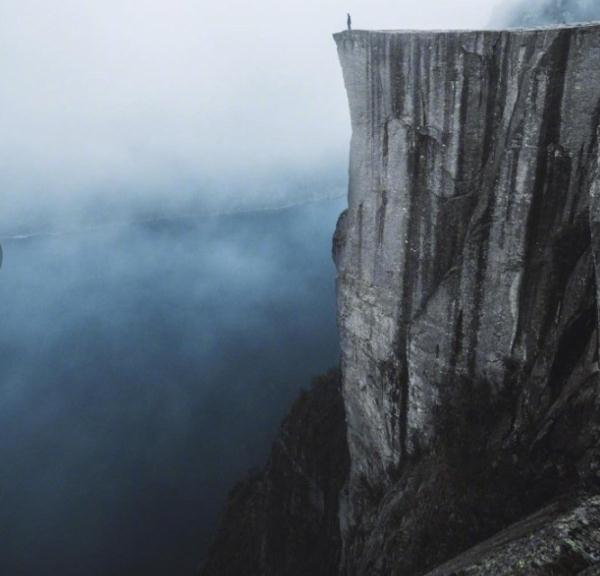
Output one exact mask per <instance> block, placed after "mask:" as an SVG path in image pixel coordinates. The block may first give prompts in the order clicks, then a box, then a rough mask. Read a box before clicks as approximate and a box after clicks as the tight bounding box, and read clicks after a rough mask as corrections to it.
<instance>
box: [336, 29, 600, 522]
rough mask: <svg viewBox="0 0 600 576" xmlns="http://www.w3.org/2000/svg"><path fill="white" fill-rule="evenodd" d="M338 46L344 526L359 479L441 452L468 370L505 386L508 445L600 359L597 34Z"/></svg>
mask: <svg viewBox="0 0 600 576" xmlns="http://www.w3.org/2000/svg"><path fill="white" fill-rule="evenodd" d="M335 39H336V42H337V46H338V52H339V56H340V60H341V63H342V68H343V73H344V80H345V84H346V89H347V93H348V99H349V103H350V112H351V119H352V129H353V135H352V144H351V156H350V189H349V207H348V210H347V212H346V213H345V214H344V215H343V217H342V218H341V219H340V222H339V224H338V230H337V233H336V242H335V259H336V264H337V269H338V319H339V327H340V334H341V347H342V368H343V394H344V401H345V407H346V415H347V424H348V441H349V447H350V454H351V480H350V485H349V493H350V496H349V499H348V501H349V504H350V505H349V507H348V517H347V518H346V519H345V522H346V523H349V524H352V522H353V521H354V520H353V517H354V516H357V515H360V514H361V509H362V508H363V507H364V506H363V500H364V498H363V497H362V496H361V494H362V492H364V486H365V485H369V486H371V487H373V486H377V485H383V486H387V485H389V484H390V483H391V482H392V481H393V479H394V478H395V477H396V475H397V474H398V473H399V471H400V470H401V468H402V466H403V465H404V464H405V463H406V462H407V461H408V459H410V457H411V456H412V455H415V454H416V453H422V452H423V451H425V452H427V451H431V450H432V447H433V448H435V445H436V442H437V440H436V418H435V415H436V413H437V411H438V410H439V409H440V408H441V409H444V406H446V405H448V403H451V402H453V401H456V400H457V396H460V395H461V394H464V393H465V386H464V383H468V384H469V386H468V388H469V389H472V388H473V387H475V388H478V389H485V390H486V391H487V392H488V393H489V395H490V396H491V397H492V398H503V397H506V396H508V395H510V396H511V399H512V400H513V401H514V403H513V405H512V406H511V408H510V410H509V411H507V413H506V414H505V416H506V418H505V419H504V420H505V421H504V422H503V428H501V429H500V428H499V429H498V430H496V432H495V438H494V440H495V441H498V442H500V441H502V442H504V443H506V442H507V441H508V440H509V439H515V438H521V437H522V436H524V435H527V434H529V435H531V434H533V433H535V435H537V434H542V435H543V433H544V430H546V431H547V429H548V428H549V427H550V426H552V424H551V423H552V422H553V421H554V420H553V416H552V413H553V410H556V409H557V406H558V405H559V404H560V402H561V400H564V397H565V395H568V394H571V395H572V394H574V393H575V392H574V391H576V390H578V389H579V387H580V386H581V385H582V383H583V382H586V381H588V380H589V378H591V377H592V376H593V375H594V374H595V373H596V372H597V371H598V364H597V337H596V334H597V324H598V321H597V306H596V294H595V291H596V286H597V283H596V281H595V279H596V270H595V266H594V260H595V258H596V257H597V256H598V255H600V253H599V252H598V248H600V245H598V240H597V238H598V237H599V235H598V230H600V228H599V227H598V226H599V222H600V187H599V185H598V183H597V180H596V163H597V129H598V120H599V116H600V103H599V102H600V66H599V65H598V62H600V27H598V26H578V27H564V28H560V29H538V30H529V31H504V32H495V31H485V32H362V31H354V32H343V33H340V34H337V35H336V36H335ZM590 223H591V226H590ZM592 237H593V238H594V241H592V239H591V238H592ZM458 400H460V399H459V398H458ZM557 403H558V404H557ZM544 426H545V427H546V428H544ZM588 465H590V462H586V463H585V464H582V466H588Z"/></svg>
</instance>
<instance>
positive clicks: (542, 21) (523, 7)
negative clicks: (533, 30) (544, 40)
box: [492, 0, 600, 26]
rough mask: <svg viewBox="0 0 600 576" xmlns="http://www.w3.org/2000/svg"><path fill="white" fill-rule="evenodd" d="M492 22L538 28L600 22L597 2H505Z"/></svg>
mask: <svg viewBox="0 0 600 576" xmlns="http://www.w3.org/2000/svg"><path fill="white" fill-rule="evenodd" d="M492 20H493V21H494V22H495V23H497V24H498V25H500V26H540V25H549V24H567V23H575V22H589V21H594V20H600V4H599V3H598V2H597V0H507V1H506V2H503V3H502V4H499V5H498V7H497V8H496V10H495V12H494V13H493V15H492Z"/></svg>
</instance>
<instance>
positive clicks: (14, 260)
mask: <svg viewBox="0 0 600 576" xmlns="http://www.w3.org/2000/svg"><path fill="white" fill-rule="evenodd" d="M343 204H344V200H341V199H336V200H326V201H320V202H315V203H312V204H308V205H303V206H299V207H294V208H288V209H283V210H276V211H263V212H254V213H244V214H231V215H221V216H210V217H201V218H196V219H193V218H182V219H173V220H164V221H161V220H155V221H150V222H141V223H134V224H129V225H118V226H106V227H100V228H96V229H93V230H87V231H85V230H83V231H79V232H65V233H60V234H55V235H40V236H31V237H28V238H13V239H4V240H3V247H4V263H3V267H2V269H1V270H0V322H1V327H2V328H1V330H0V461H1V462H2V468H1V470H0V510H1V511H2V512H1V514H2V522H1V523H0V573H1V574H11V575H18V574H27V575H28V574H41V575H44V574H61V575H63V576H67V575H81V574H86V575H96V574H97V575H106V574H144V575H146V576H148V575H154V574H156V575H159V574H160V575H164V574H192V573H194V571H195V569H196V567H197V566H198V564H199V562H200V560H201V557H202V553H203V550H204V549H205V547H206V545H207V539H208V538H209V536H210V534H211V533H212V531H213V528H214V523H215V519H216V515H217V512H218V510H219V509H220V508H221V506H222V504H223V502H224V499H225V495H226V493H227V490H228V489H229V488H230V487H231V486H232V484H233V483H234V482H235V481H236V480H237V479H238V478H239V477H241V476H242V475H243V474H244V473H245V471H246V470H247V469H248V468H251V467H253V466H258V465H260V464H261V463H262V462H263V461H264V458H265V457H266V455H267V453H268V446H269V444H270V442H271V440H272V438H273V435H274V433H275V431H276V429H277V427H278V424H279V422H280V420H281V418H282V417H283V416H284V414H285V412H286V411H287V409H288V407H289V404H290V403H291V401H292V400H293V398H294V397H295V396H296V394H297V393H298V390H299V389H300V388H302V387H306V386H307V385H308V384H309V382H310V378H311V377H312V376H313V375H316V374H317V373H319V372H320V371H323V370H325V369H327V368H329V367H330V366H333V365H335V364H336V363H337V360H338V348H337V347H338V345H337V333H336V326H335V304H334V269H333V264H332V262H331V257H330V243H331V236H332V233H333V230H334V226H335V221H336V218H337V216H338V215H339V213H340V212H341V210H342V209H343Z"/></svg>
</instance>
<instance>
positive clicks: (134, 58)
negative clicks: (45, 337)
mask: <svg viewBox="0 0 600 576" xmlns="http://www.w3.org/2000/svg"><path fill="white" fill-rule="evenodd" d="M496 1H497V0H483V1H482V0H460V1H455V2H452V3H448V2H440V1H439V0H422V1H421V2H419V3H416V4H415V3H414V2H411V1H409V0H400V1H398V0H396V1H391V0H374V1H370V2H368V3H366V2H364V1H363V2H361V1H359V0H350V1H347V2H339V1H337V0H335V1H334V0H328V1H325V2H323V1H316V0H309V1H303V2H300V1H299V0H294V1H293V2H285V3H282V2H274V1H272V0H263V1H261V2H258V3H254V4H250V3H247V2H242V1H241V0H233V1H229V2H224V3H217V2H207V1H203V2H197V1H196V2H195V1H193V0H174V1H172V2H164V1H157V0H144V1H142V0H119V1H117V0H106V1H105V2H101V3H100V2H94V3H92V2H81V1H79V0H56V1H55V2H52V4H51V5H49V4H48V3H47V2H43V1H42V0H9V1H7V2H3V3H2V4H1V5H0V43H1V49H0V67H1V68H2V70H3V74H2V77H1V79H0V131H1V133H2V135H3V137H2V139H1V140H0V158H1V160H0V205H1V206H2V211H1V213H0V237H1V236H3V235H4V234H6V233H9V232H11V231H14V230H15V229H17V228H19V226H24V227H25V228H27V227H31V226H34V225H37V224H40V223H42V222H47V221H49V220H51V219H53V218H57V217H59V216H60V217H62V218H63V219H65V218H66V219H73V218H74V217H75V216H81V215H82V214H84V213H87V212H89V211H92V212H94V214H95V216H96V218H99V219H102V220H104V219H108V220H111V219H115V218H118V217H119V216H122V215H123V212H124V211H125V209H132V210H137V211H139V210H145V211H147V212H151V213H152V214H156V213H158V214H162V213H169V212H172V211H177V210H186V209H190V208H194V209H203V208H216V209H221V208H223V207H232V206H236V205H244V206H261V205H264V204H268V203H269V202H273V203H276V204H277V203H282V202H284V201H286V200H302V199H309V198H314V197H315V196H322V195H325V194H328V195H342V194H343V193H344V192H345V178H346V163H347V162H346V161H347V149H348V141H349V121H348V116H347V106H346V102H345V95H344V91H343V88H342V80H341V73H340V70H339V66H338V62H337V54H336V50H335V46H334V45H333V42H332V39H331V33H332V32H335V31H337V30H340V29H342V28H343V27H344V26H345V17H346V12H347V11H350V12H351V13H352V16H353V19H354V25H355V27H356V28H439V27H445V28H449V27H460V28H469V27H482V26H485V25H486V24H487V23H488V22H489V20H490V17H491V14H492V10H493V7H494V5H495V4H496ZM317 182H318V183H320V186H317V185H316V183H317Z"/></svg>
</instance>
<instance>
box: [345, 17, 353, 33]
mask: <svg viewBox="0 0 600 576" xmlns="http://www.w3.org/2000/svg"><path fill="white" fill-rule="evenodd" d="M346 22H347V23H348V31H350V30H352V16H350V12H348V18H347V20H346Z"/></svg>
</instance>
